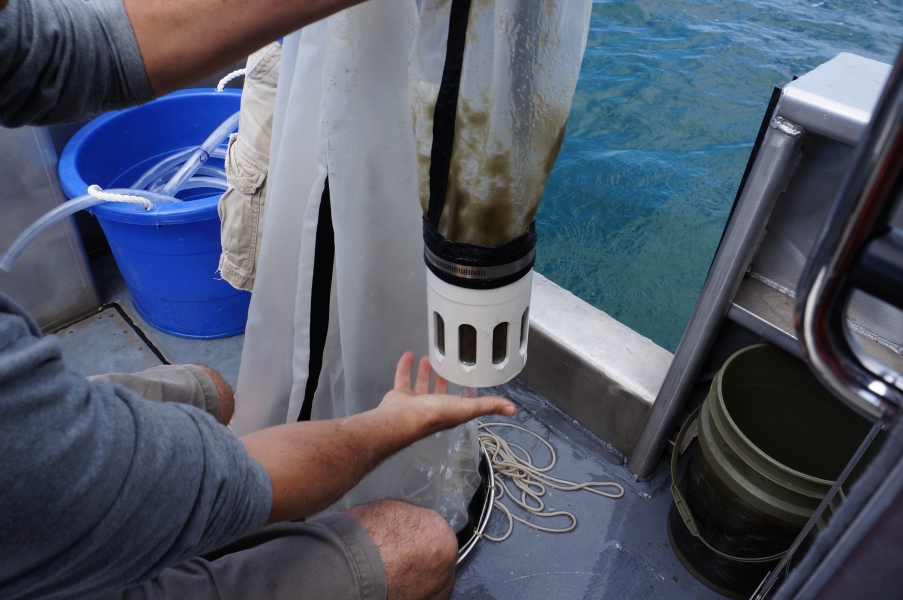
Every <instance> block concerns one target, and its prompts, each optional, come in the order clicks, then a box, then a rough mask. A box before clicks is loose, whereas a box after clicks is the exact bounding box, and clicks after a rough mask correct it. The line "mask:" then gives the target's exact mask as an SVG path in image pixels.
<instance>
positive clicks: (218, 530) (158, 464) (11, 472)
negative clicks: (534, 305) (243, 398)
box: [0, 0, 272, 599]
mask: <svg viewBox="0 0 903 600" xmlns="http://www.w3.org/2000/svg"><path fill="white" fill-rule="evenodd" d="M152 97H153V94H152V93H151V89H150V85H149V84H148V81H147V74H146V73H145V71H144V65H143V63H142V62H141V55H140V53H139V51H138V45H137V43H136V42H135V36H134V33H133V32H132V28H131V24H130V23H129V21H128V17H127V15H126V13H125V9H124V8H123V6H122V3H121V1H120V0H11V2H10V4H9V6H8V7H7V8H6V9H4V10H0V121H2V123H3V124H5V125H7V126H15V125H21V124H26V123H31V124H40V123H50V122H58V121H64V120H77V119H80V118H83V117H85V116H88V115H89V114H91V113H97V112H102V111H104V110H108V109H111V108H121V107H124V106H130V105H134V104H138V103H140V102H144V101H147V100H151V99H152ZM0 218H2V217H0ZM271 503H272V488H271V487H270V479H269V477H268V475H267V473H266V471H265V470H264V469H263V467H262V466H261V465H260V464H259V463H257V462H256V461H254V460H253V459H251V458H250V457H249V456H248V455H247V453H246V452H245V450H244V447H243V446H242V444H241V442H240V441H238V440H237V439H236V438H235V437H234V436H233V435H232V433H231V432H230V431H229V430H228V429H226V428H225V427H223V426H222V425H220V424H218V423H217V422H216V421H215V420H214V419H213V418H212V417H211V416H210V415H208V414H207V413H205V412H203V411H201V410H198V409H196V408H193V407H190V406H185V405H177V404H165V403H154V402H149V401H147V400H144V399H142V398H140V397H139V396H137V395H136V394H134V393H132V392H130V391H128V390H126V389H124V388H121V387H118V386H115V385H112V384H109V383H99V382H98V383H90V382H88V381H87V380H86V379H85V378H84V377H80V376H78V375H76V374H74V373H71V372H69V371H67V370H66V367H65V365H64V364H63V361H62V351H61V347H60V344H59V341H58V340H57V339H56V338H55V337H53V336H49V337H41V333H40V330H39V329H38V327H37V325H36V324H35V322H34V321H33V320H32V319H31V318H30V317H29V316H28V315H27V314H26V313H25V311H24V310H22V309H21V308H20V307H18V306H17V305H16V304H15V303H14V302H12V300H10V299H9V298H7V297H6V296H4V295H3V294H2V293H0V598H4V599H12V598H16V599H18V598H72V597H80V596H84V595H88V594H98V593H103V592H107V591H112V590H115V589H121V588H124V587H127V586H130V585H134V584H137V583H139V582H141V581H144V580H147V579H149V578H150V577H152V576H154V575H155V574H156V573H158V572H159V571H160V570H162V569H163V568H165V567H167V566H170V565H174V564H177V563H179V562H182V561H184V560H186V559H188V558H191V557H194V556H197V555H198V554H201V553H203V552H205V551H209V550H212V549H214V548H217V547H219V546H222V545H223V544H226V543H228V542H229V541H231V540H233V539H235V538H237V537H239V536H241V535H243V534H245V533H248V532H251V531H253V530H255V529H257V528H259V527H260V526H262V525H263V523H264V521H265V520H266V518H267V515H268V514H269V512H270V505H271Z"/></svg>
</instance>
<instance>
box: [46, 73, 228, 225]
mask: <svg viewBox="0 0 903 600" xmlns="http://www.w3.org/2000/svg"><path fill="white" fill-rule="evenodd" d="M223 94H226V95H229V96H238V97H241V90H238V89H229V88H227V89H225V90H223V91H222V92H217V91H216V89H214V88H193V89H189V90H180V91H178V92H173V93H171V94H167V95H165V96H161V97H160V98H157V99H155V100H152V101H151V102H153V103H166V102H172V101H178V100H179V99H181V98H185V97H192V96H210V95H216V96H221V95H223ZM148 104H150V103H148ZM144 106H147V104H143V105H141V106H134V107H132V108H126V109H124V110H116V111H110V112H108V113H104V114H103V115H101V116H99V117H97V118H95V119H92V120H91V121H90V122H89V123H88V124H87V125H85V126H84V127H82V128H81V129H80V130H79V131H78V132H77V133H76V134H75V135H74V136H72V139H70V140H69V142H68V143H67V144H66V147H65V148H63V153H62V155H61V156H60V162H59V174H60V183H61V184H62V186H63V191H64V192H65V193H66V196H68V197H69V198H70V199H72V198H77V197H79V196H83V195H85V194H87V193H88V186H89V185H92V184H89V183H87V182H85V181H84V180H83V179H82V177H81V175H80V174H79V172H78V170H77V169H76V167H75V163H76V158H77V156H78V153H79V150H80V148H81V146H82V145H83V144H84V142H85V140H86V139H88V138H90V137H91V136H92V135H94V132H96V131H97V130H98V129H99V128H101V127H103V126H104V125H106V124H107V123H109V122H110V121H113V120H115V119H117V118H119V117H120V116H121V115H123V114H128V113H130V112H132V111H138V110H141V109H142V108H143V107H144ZM220 196H222V194H217V195H214V196H209V197H206V198H198V199H197V200H190V201H188V202H179V203H174V204H158V205H155V206H154V208H152V209H151V210H145V209H144V207H143V206H140V205H138V204H125V203H120V202H106V203H104V204H98V205H97V206H94V207H91V208H90V209H88V212H90V213H91V214H93V215H95V216H97V217H101V218H104V219H109V220H111V221H118V222H120V223H133V224H136V225H163V224H171V225H175V224H179V223H193V222H196V221H203V220H205V219H213V218H219V216H218V213H217V211H216V207H217V204H218V203H219V199H220Z"/></svg>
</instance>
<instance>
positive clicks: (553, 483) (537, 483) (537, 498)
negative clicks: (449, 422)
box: [477, 422, 624, 542]
mask: <svg viewBox="0 0 903 600" xmlns="http://www.w3.org/2000/svg"><path fill="white" fill-rule="evenodd" d="M493 427H510V428H512V429H518V430H520V431H523V432H525V433H528V434H530V435H532V436H533V437H535V438H536V439H537V440H539V441H540V442H542V443H543V444H544V445H545V446H546V448H548V449H549V452H550V453H551V455H552V459H551V461H550V462H549V465H548V466H546V467H538V466H536V465H534V464H533V458H532V457H531V456H530V453H529V452H527V450H526V449H524V447H523V446H519V445H517V444H515V443H513V442H508V441H506V440H505V439H504V438H502V437H501V436H500V435H498V434H497V433H495V432H493V431H492V428H493ZM477 432H478V435H479V437H480V442H482V444H483V446H484V447H485V448H486V451H487V452H488V453H489V456H490V458H491V460H492V470H493V471H494V472H495V474H496V479H495V481H496V483H497V484H500V485H497V486H496V490H497V493H496V499H495V506H496V508H498V509H499V510H501V511H502V512H503V513H505V516H507V517H508V531H506V532H505V535H503V536H502V537H499V538H493V537H490V536H488V535H486V534H485V533H484V534H483V535H482V537H484V538H486V539H487V540H489V541H490V542H502V541H505V540H506V539H508V536H510V535H511V531H512V530H513V529H514V521H517V522H519V523H523V524H524V525H526V526H527V527H532V528H533V529H537V530H539V531H547V532H549V533H567V532H569V531H572V530H573V529H574V528H575V527H576V526H577V517H575V516H574V514H573V513H570V512H568V511H566V510H552V511H549V512H543V511H544V510H545V503H543V501H542V497H543V496H544V495H545V493H546V488H551V489H554V490H559V491H562V492H574V491H577V490H586V491H587V492H592V493H593V494H598V495H599V496H604V497H606V498H620V497H621V496H623V495H624V488H623V487H622V486H621V485H619V484H617V483H615V482H613V481H604V482H603V481H588V482H586V483H575V482H573V481H566V480H564V479H558V478H555V477H552V476H551V475H547V473H548V472H549V471H551V470H552V468H553V467H554V466H555V463H556V462H557V460H558V459H557V456H556V454H555V449H554V448H553V447H552V444H550V443H549V442H547V441H546V440H544V439H542V437H540V436H539V434H537V433H535V432H533V431H530V430H529V429H527V428H525V427H521V426H520V425H515V424H513V423H481V422H477ZM515 450H517V451H518V452H520V454H522V455H523V456H522V457H521V456H520V455H519V454H518V452H515ZM503 478H507V479H508V480H509V481H510V483H513V484H514V486H515V487H516V488H517V489H518V490H520V499H518V497H517V496H515V495H514V494H512V493H511V490H509V489H508V486H507V484H506V483H505V480H504V479H503ZM597 488H612V489H613V490H616V491H612V492H607V491H603V490H600V489H597ZM506 494H507V496H508V497H509V498H511V501H512V502H514V503H515V504H516V505H517V506H519V507H521V508H522V509H524V510H525V511H527V512H528V513H530V514H531V515H533V516H534V517H559V516H564V517H569V518H570V519H571V524H570V526H568V527H565V528H563V529H554V528H551V527H542V526H540V525H537V524H535V523H531V522H529V521H527V520H525V519H522V518H520V517H518V516H517V515H513V514H511V511H510V510H509V509H508V507H507V506H505V505H504V504H502V503H501V502H499V500H501V499H502V498H503V497H504V496H505V495H506ZM528 499H529V500H528Z"/></svg>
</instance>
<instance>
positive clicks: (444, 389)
mask: <svg viewBox="0 0 903 600" xmlns="http://www.w3.org/2000/svg"><path fill="white" fill-rule="evenodd" d="M433 393H434V394H445V393H448V381H446V379H445V378H444V377H442V375H440V374H439V373H436V383H435V384H433Z"/></svg>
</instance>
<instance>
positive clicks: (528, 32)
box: [414, 0, 579, 246]
mask: <svg viewBox="0 0 903 600" xmlns="http://www.w3.org/2000/svg"><path fill="white" fill-rule="evenodd" d="M494 10H495V2H494V1H492V0H473V2H472V3H471V12H470V19H471V22H472V23H475V22H477V21H479V20H481V19H487V18H492V19H494V20H495V17H492V14H493V13H494ZM518 10H520V11H522V12H523V14H520V15H514V16H513V17H511V18H505V19H503V20H502V21H501V22H504V23H505V30H504V32H503V33H502V35H503V36H504V37H502V38H501V39H503V40H504V39H506V40H507V42H508V45H509V47H510V52H511V55H512V58H513V57H519V59H514V62H512V64H511V65H510V71H509V72H508V74H507V82H506V84H504V85H508V86H510V89H508V90H507V91H506V92H504V93H501V92H503V90H500V89H498V88H496V89H493V87H494V86H495V85H498V83H499V82H496V83H494V84H491V85H490V88H489V90H488V91H487V89H486V88H483V89H482V92H479V93H480V94H496V95H495V97H494V98H492V99H491V98H490V97H488V96H486V95H481V96H478V97H473V96H470V97H468V96H467V94H466V93H462V95H461V96H459V98H458V107H457V113H456V119H455V136H454V142H453V147H452V157H451V165H450V167H449V177H448V185H447V188H446V197H445V204H444V208H443V211H442V215H441V217H440V220H439V232H440V233H441V234H442V235H443V236H444V237H445V238H446V239H448V240H451V241H455V242H465V243H472V244H479V245H483V246H500V245H502V244H505V243H506V242H509V241H510V240H512V239H514V238H516V237H518V236H520V235H523V234H524V233H526V231H527V229H528V228H529V226H530V223H532V222H533V219H534V217H535V215H536V211H537V210H538V208H539V202H540V200H541V198H542V193H543V190H544V188H545V184H546V181H547V179H548V176H549V173H550V172H551V170H552V167H553V166H554V164H555V160H556V159H557V157H558V152H559V150H560V149H561V144H562V141H563V139H564V133H565V126H566V122H567V114H568V110H569V108H570V95H571V94H573V86H574V84H575V83H576V74H577V72H579V65H578V66H577V67H576V68H575V69H574V72H573V75H572V76H569V75H564V77H560V76H559V73H560V71H559V70H560V69H564V71H565V72H567V71H569V68H568V67H567V65H566V63H567V59H565V64H562V62H561V60H562V56H563V49H561V45H562V44H563V43H564V40H563V39H562V37H561V35H560V34H561V31H560V25H559V24H558V23H556V19H558V18H559V15H558V12H559V11H560V6H557V5H556V4H555V2H554V1H553V0H542V1H541V2H538V3H536V4H524V5H522V6H520V7H519V8H518ZM497 16H498V15H496V17H497ZM499 23H500V21H499V20H495V26H496V27H498V26H499ZM479 30H480V28H479V27H471V28H469V29H468V32H467V42H466V43H467V47H468V48H481V47H484V46H486V44H481V40H480V39H479V37H480V35H481V34H480V33H478V31H479ZM485 33H486V31H483V34H485ZM498 34H499V31H498V30H497V29H496V30H495V33H494V34H490V35H495V36H498ZM494 43H495V44H498V43H499V38H498V37H496V39H495V41H494ZM490 45H491V44H490ZM565 45H568V44H567V43H565ZM560 50H561V51H560ZM490 52H492V50H490ZM465 56H466V55H465ZM567 56H571V54H570V53H569V54H568V55H567ZM475 60H476V62H475V63H473V64H472V66H478V65H479V66H480V67H481V68H485V66H486V65H485V62H481V59H480V58H479V57H477V58H476V59H475ZM482 60H483V61H485V59H482ZM466 69H467V59H466V58H465V73H464V77H467V70H466ZM503 80H506V78H505V76H503ZM437 91H438V90H431V93H432V95H431V97H430V98H429V99H427V98H426V97H423V96H424V94H423V90H422V89H421V90H417V92H415V106H416V105H417V104H418V100H419V101H420V106H416V107H415V109H414V112H415V114H414V119H415V129H416V130H417V131H416V132H415V133H416V136H415V137H416V138H417V140H418V141H417V168H418V174H419V194H420V204H421V207H422V209H423V213H424V214H427V212H428V208H429V181H430V179H429V171H430V155H429V153H430V146H431V144H427V143H425V142H431V141H432V117H433V112H434V110H435V98H436V96H435V93H436V92H437ZM430 101H431V102H430ZM493 102H495V105H493ZM428 103H429V104H428ZM424 109H426V110H424ZM418 119H420V120H421V122H420V123H419V124H418ZM426 121H429V122H428V123H427V122H426Z"/></svg>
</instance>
